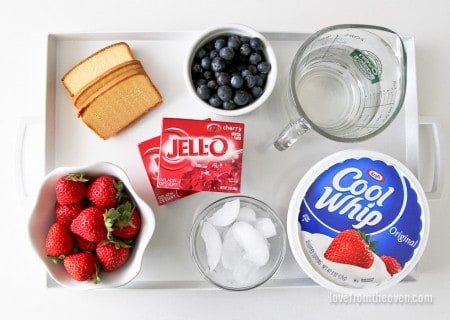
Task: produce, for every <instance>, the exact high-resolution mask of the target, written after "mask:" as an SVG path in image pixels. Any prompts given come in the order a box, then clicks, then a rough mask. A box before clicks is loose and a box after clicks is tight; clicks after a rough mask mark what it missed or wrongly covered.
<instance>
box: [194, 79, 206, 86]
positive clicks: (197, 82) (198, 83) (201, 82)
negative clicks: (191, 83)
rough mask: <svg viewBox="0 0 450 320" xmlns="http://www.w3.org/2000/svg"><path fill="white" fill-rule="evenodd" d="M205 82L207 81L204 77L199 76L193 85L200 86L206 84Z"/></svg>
mask: <svg viewBox="0 0 450 320" xmlns="http://www.w3.org/2000/svg"><path fill="white" fill-rule="evenodd" d="M206 83H207V81H206V80H205V79H203V78H200V79H198V80H197V81H196V82H195V86H196V87H200V86H201V85H202V84H206Z"/></svg>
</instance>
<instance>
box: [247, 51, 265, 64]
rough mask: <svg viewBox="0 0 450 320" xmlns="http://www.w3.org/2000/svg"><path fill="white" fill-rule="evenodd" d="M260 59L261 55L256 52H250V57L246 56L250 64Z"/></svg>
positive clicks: (256, 62) (258, 61)
mask: <svg viewBox="0 0 450 320" xmlns="http://www.w3.org/2000/svg"><path fill="white" fill-rule="evenodd" d="M261 60H262V58H261V55H260V54H259V53H257V52H253V53H251V54H250V57H249V58H248V61H250V63H251V64H255V65H256V64H258V63H260V62H261Z"/></svg>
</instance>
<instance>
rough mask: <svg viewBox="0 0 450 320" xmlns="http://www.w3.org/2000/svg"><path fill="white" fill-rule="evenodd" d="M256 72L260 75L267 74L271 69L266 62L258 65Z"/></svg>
mask: <svg viewBox="0 0 450 320" xmlns="http://www.w3.org/2000/svg"><path fill="white" fill-rule="evenodd" d="M257 67H258V71H259V72H261V73H269V72H270V69H271V65H270V62H268V61H262V62H260V63H258V66H257Z"/></svg>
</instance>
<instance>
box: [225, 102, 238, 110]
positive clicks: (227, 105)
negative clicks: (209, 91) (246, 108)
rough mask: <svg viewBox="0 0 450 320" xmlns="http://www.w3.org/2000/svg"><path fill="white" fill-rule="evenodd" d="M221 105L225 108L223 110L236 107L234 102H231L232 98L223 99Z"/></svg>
mask: <svg viewBox="0 0 450 320" xmlns="http://www.w3.org/2000/svg"><path fill="white" fill-rule="evenodd" d="M222 107H223V108H224V109H225V110H233V109H236V107H237V106H236V104H235V103H234V102H233V100H230V101H225V102H224V103H223V104H222Z"/></svg>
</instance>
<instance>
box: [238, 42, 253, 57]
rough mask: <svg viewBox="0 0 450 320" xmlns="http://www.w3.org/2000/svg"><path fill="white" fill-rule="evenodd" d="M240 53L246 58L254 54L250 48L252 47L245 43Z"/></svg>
mask: <svg viewBox="0 0 450 320" xmlns="http://www.w3.org/2000/svg"><path fill="white" fill-rule="evenodd" d="M239 52H240V53H241V54H242V55H244V56H248V55H250V53H252V48H251V47H250V45H249V44H248V43H244V44H243V45H241V47H240V48H239Z"/></svg>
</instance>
